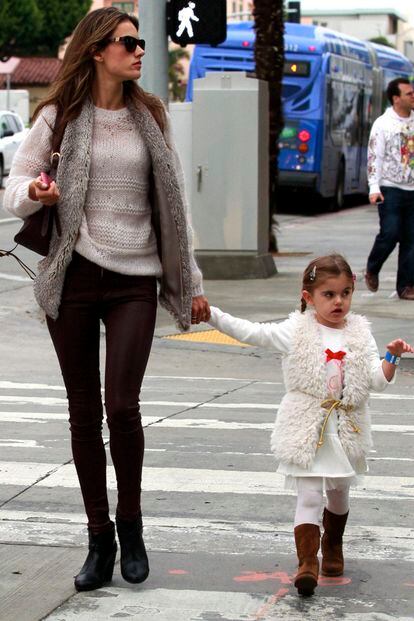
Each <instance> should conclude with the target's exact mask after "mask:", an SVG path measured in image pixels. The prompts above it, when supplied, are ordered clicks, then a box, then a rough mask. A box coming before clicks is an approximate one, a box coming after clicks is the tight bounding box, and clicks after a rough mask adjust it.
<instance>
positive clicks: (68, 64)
mask: <svg viewBox="0 0 414 621" xmlns="http://www.w3.org/2000/svg"><path fill="white" fill-rule="evenodd" d="M128 20H129V21H130V22H131V23H132V24H133V25H134V26H135V28H136V29H137V30H138V26H139V23H138V19H137V18H136V17H135V16H134V15H129V14H128V13H124V12H123V11H120V10H119V9H116V8H114V7H108V8H104V9H97V10H96V11H92V12H91V13H88V15H86V16H85V17H84V18H83V19H82V20H81V21H80V22H79V24H78V25H77V26H76V28H75V30H74V32H73V35H72V38H71V41H70V43H69V45H68V47H67V49H66V52H65V56H64V58H63V61H62V67H61V69H60V72H59V75H58V77H57V79H56V80H55V82H54V83H53V85H52V87H51V89H50V91H49V94H48V96H47V97H46V99H44V100H43V101H42V102H41V103H40V104H39V105H38V107H37V108H36V110H35V113H34V118H36V117H37V115H38V114H39V112H40V111H41V110H42V108H44V106H48V105H55V106H56V109H57V112H58V119H59V120H58V127H55V129H54V132H55V134H57V135H59V134H62V133H63V131H64V128H65V127H66V124H67V123H68V122H69V121H72V120H73V119H75V118H76V117H77V116H78V115H79V114H80V111H81V109H82V106H83V103H84V102H85V100H86V99H87V98H88V97H90V95H91V92H92V84H93V81H94V78H95V64H94V60H93V56H94V54H96V52H98V51H99V50H101V49H103V48H104V47H105V46H106V45H107V40H108V38H110V37H111V36H112V33H113V32H114V30H115V29H116V27H117V26H118V25H119V24H120V23H122V22H125V21H128ZM123 88H124V99H125V101H126V102H128V101H129V102H131V103H132V105H135V106H136V107H138V106H139V104H144V105H145V106H146V107H147V108H148V109H149V111H150V112H151V114H152V116H153V117H154V119H155V120H156V122H157V123H158V125H159V127H160V129H161V131H164V129H165V123H166V116H165V110H164V106H163V103H162V101H161V100H160V99H158V97H155V95H151V94H150V93H147V92H145V91H144V90H143V89H142V88H140V87H139V86H138V84H137V83H136V81H135V80H126V81H125V82H123Z"/></svg>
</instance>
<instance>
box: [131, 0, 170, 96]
mask: <svg viewBox="0 0 414 621" xmlns="http://www.w3.org/2000/svg"><path fill="white" fill-rule="evenodd" d="M138 17H139V35H140V37H142V38H143V39H146V41H147V45H146V50H145V57H144V61H143V64H142V77H141V79H140V81H139V85H140V86H141V87H142V88H143V89H144V90H146V91H149V92H150V93H154V95H158V97H160V98H161V99H162V100H163V101H164V102H165V103H168V37H167V0H139V15H138Z"/></svg>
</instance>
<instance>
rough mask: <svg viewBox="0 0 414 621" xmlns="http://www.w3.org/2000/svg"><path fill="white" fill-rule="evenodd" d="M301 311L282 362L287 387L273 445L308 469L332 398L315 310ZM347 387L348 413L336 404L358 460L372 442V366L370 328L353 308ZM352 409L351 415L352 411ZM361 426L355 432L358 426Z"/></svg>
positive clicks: (348, 447) (347, 446) (347, 444)
mask: <svg viewBox="0 0 414 621" xmlns="http://www.w3.org/2000/svg"><path fill="white" fill-rule="evenodd" d="M296 312H297V314H298V322H297V329H296V332H295V336H294V339H293V345H292V349H291V352H290V354H289V355H288V356H287V358H286V361H285V365H284V376H285V377H284V380H285V385H286V389H287V393H286V395H285V396H284V397H283V399H282V402H281V404H280V407H279V411H278V413H277V416H276V422H275V427H274V431H273V433H272V437H271V447H272V450H273V452H274V453H275V456H276V458H277V459H278V460H279V461H282V462H285V463H287V464H295V465H297V466H300V467H302V468H306V469H308V468H310V467H311V466H312V463H313V460H314V458H315V455H316V451H317V446H318V440H319V436H320V433H321V429H322V425H323V422H324V420H325V417H326V415H327V410H326V409H325V408H323V407H321V403H322V402H323V401H324V400H325V399H327V398H328V396H329V395H328V394H327V387H326V368H325V358H326V355H325V353H324V347H323V345H322V338H321V334H320V330H319V327H318V325H319V324H318V323H317V321H316V319H315V316H314V312H313V311H310V310H308V311H306V312H305V313H303V314H301V313H299V311H296ZM344 332H345V333H344V346H345V347H346V350H347V354H346V356H345V358H344V360H345V364H344V389H343V395H342V399H341V402H342V404H343V405H344V406H348V408H349V409H351V408H352V411H351V412H350V413H347V412H346V411H345V410H342V409H337V410H334V412H333V414H334V413H337V414H338V435H339V439H340V441H341V444H342V446H343V449H344V451H345V453H346V455H347V456H348V458H349V459H350V460H351V461H353V462H354V463H355V462H356V461H357V460H359V459H361V458H362V457H364V456H365V455H366V454H367V453H368V452H369V450H370V448H371V447H372V438H371V420H370V415H369V412H368V407H367V404H368V399H369V390H370V385H371V370H370V368H369V364H368V359H369V347H368V344H369V342H370V338H371V336H370V334H371V333H370V329H369V324H368V321H367V320H366V319H365V317H362V316H360V315H354V314H353V313H350V314H349V315H348V316H347V320H346V326H345V330H344ZM349 414H350V415H349ZM356 428H357V429H358V431H355V429H356Z"/></svg>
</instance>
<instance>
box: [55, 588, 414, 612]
mask: <svg viewBox="0 0 414 621" xmlns="http://www.w3.org/2000/svg"><path fill="white" fill-rule="evenodd" d="M272 586H273V589H274V591H275V592H274V594H273V595H270V596H269V595H265V594H263V593H250V594H248V593H237V592H235V591H199V590H188V589H149V588H144V589H143V590H140V592H139V597H138V598H137V594H136V593H135V592H134V591H132V590H131V589H125V588H120V587H116V586H111V587H105V589H102V591H103V593H102V595H101V597H99V598H98V597H93V598H91V597H88V596H87V595H81V594H78V595H76V597H75V598H73V600H72V601H71V602H70V603H68V604H64V605H63V606H61V607H60V608H58V609H57V610H56V611H54V612H53V613H52V614H50V615H49V616H47V617H45V621H62V620H63V619H64V621H78V620H79V608H78V607H79V606H80V605H82V604H83V606H82V621H96V620H97V619H99V621H112V620H113V619H114V618H118V617H119V618H122V617H127V618H128V617H130V618H133V619H142V620H143V621H144V620H147V619H151V620H154V621H172V620H173V621H201V620H202V619H205V620H206V621H207V620H208V619H211V620H212V621H213V620H214V621H217V620H218V619H222V620H223V621H224V620H225V619H228V620H230V619H231V620H233V621H235V620H243V621H279V620H282V619H286V621H303V620H304V619H306V620H307V621H320V620H321V619H326V618H333V617H330V616H327V615H329V614H330V613H332V612H333V611H336V610H341V619H343V620H344V621H412V617H396V616H394V615H389V614H386V613H376V612H360V611H358V613H352V612H346V611H345V610H344V600H343V599H342V598H341V597H340V596H338V597H332V596H324V595H323V586H320V587H319V589H318V597H314V598H313V600H312V606H311V607H307V608H306V609H305V610H306V612H305V610H304V606H300V607H298V604H297V596H295V595H291V594H290V593H289V594H288V593H287V591H288V586H289V585H283V584H281V582H279V581H278V580H276V579H275V580H274V581H273V583H272ZM86 602H87V604H86ZM347 603H348V606H349V607H352V606H353V605H354V604H358V603H359V602H358V601H356V600H355V602H354V601H353V600H351V601H349V600H347Z"/></svg>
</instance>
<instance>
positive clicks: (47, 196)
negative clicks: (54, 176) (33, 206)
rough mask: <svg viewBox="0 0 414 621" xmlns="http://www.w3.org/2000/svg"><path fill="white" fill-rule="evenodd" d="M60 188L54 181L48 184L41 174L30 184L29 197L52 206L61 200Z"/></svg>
mask: <svg viewBox="0 0 414 621" xmlns="http://www.w3.org/2000/svg"><path fill="white" fill-rule="evenodd" d="M59 196H60V194H59V189H58V187H57V185H56V183H55V182H54V181H52V182H51V183H50V185H47V184H46V183H43V181H42V179H41V177H40V175H39V177H37V178H36V179H34V180H33V181H32V182H31V183H30V184H29V197H30V198H31V199H32V201H40V202H41V203H43V205H47V206H48V207H51V206H52V205H55V204H56V203H57V201H58V200H59Z"/></svg>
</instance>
